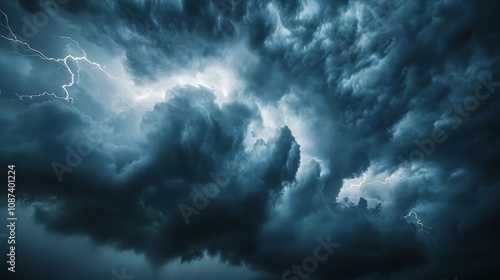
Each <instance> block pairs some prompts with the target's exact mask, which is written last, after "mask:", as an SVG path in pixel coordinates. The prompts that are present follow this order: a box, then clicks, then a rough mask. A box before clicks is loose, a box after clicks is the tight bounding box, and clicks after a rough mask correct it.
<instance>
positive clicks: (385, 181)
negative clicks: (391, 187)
mask: <svg viewBox="0 0 500 280" xmlns="http://www.w3.org/2000/svg"><path fill="white" fill-rule="evenodd" d="M387 180H389V177H387V178H385V180H384V181H383V182H382V181H378V180H377V181H372V182H366V173H363V181H361V182H360V183H359V184H352V185H350V186H349V187H346V189H348V190H349V189H351V188H352V187H361V186H362V185H363V184H365V185H372V184H382V185H385V184H387Z"/></svg>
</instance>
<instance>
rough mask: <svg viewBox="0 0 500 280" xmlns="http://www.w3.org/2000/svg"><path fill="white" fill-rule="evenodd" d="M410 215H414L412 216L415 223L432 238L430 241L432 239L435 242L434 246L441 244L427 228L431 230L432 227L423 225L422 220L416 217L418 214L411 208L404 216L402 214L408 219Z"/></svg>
mask: <svg viewBox="0 0 500 280" xmlns="http://www.w3.org/2000/svg"><path fill="white" fill-rule="evenodd" d="M412 215H414V216H415V221H416V222H417V225H419V226H420V229H421V230H422V231H423V232H425V233H427V234H428V235H429V236H430V237H431V238H432V241H434V243H435V244H436V246H441V245H440V244H439V243H438V242H437V241H436V239H435V238H434V235H432V233H431V232H430V231H428V230H432V227H429V226H426V225H424V223H423V222H422V221H421V220H420V219H419V218H418V214H417V212H415V211H413V210H412V211H410V212H408V214H406V215H405V216H403V217H404V218H405V219H408V218H410V217H411V216H412Z"/></svg>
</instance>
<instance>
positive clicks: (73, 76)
mask: <svg viewBox="0 0 500 280" xmlns="http://www.w3.org/2000/svg"><path fill="white" fill-rule="evenodd" d="M0 12H1V13H2V14H3V16H4V17H5V24H3V23H0V25H2V26H3V27H4V28H6V29H7V31H8V32H9V33H10V36H4V35H0V36H1V37H2V38H3V39H5V40H8V41H10V42H11V43H14V44H18V45H20V46H21V47H22V48H23V50H24V51H26V52H28V55H27V56H34V57H38V58H40V59H43V60H46V61H51V62H56V63H61V64H63V65H64V68H65V71H66V72H67V73H68V74H69V75H70V80H69V82H68V83H65V84H63V85H61V88H62V90H63V91H64V96H58V95H56V94H55V93H49V92H43V93H39V94H32V95H19V94H18V93H17V92H16V93H15V94H16V96H17V97H19V99H21V100H22V99H23V98H30V99H33V98H35V97H41V96H45V95H47V96H51V97H53V98H57V99H62V100H65V101H68V102H71V104H73V103H74V100H73V97H71V95H70V93H69V91H68V89H69V88H71V87H72V86H73V85H74V84H75V83H76V84H77V85H78V83H79V81H80V72H81V68H80V62H83V63H85V64H86V65H88V66H89V67H91V68H92V69H96V70H99V71H100V72H102V73H104V74H105V75H106V76H108V77H109V78H112V79H115V80H118V79H119V78H118V77H115V76H113V75H111V74H110V73H108V72H107V71H106V66H105V65H101V64H99V63H97V62H94V61H91V60H89V59H88V58H87V53H86V52H85V50H84V49H83V48H82V47H81V46H80V44H79V43H78V42H77V41H75V40H74V39H72V38H71V37H66V36H61V38H62V39H65V40H68V41H69V44H68V45H67V46H71V45H73V46H74V47H76V48H77V49H78V50H79V51H80V52H81V53H82V55H80V56H73V55H66V56H65V57H64V58H53V57H48V56H46V55H45V54H44V53H43V52H42V51H40V50H38V49H36V48H33V47H31V46H30V44H28V43H26V42H23V41H21V40H20V39H18V37H17V36H16V34H15V33H14V32H13V31H12V29H11V27H10V25H9V17H8V16H7V14H6V13H5V12H3V11H2V10H0ZM16 53H17V52H16ZM18 54H19V53H18ZM70 61H72V62H74V63H75V64H76V67H77V69H76V73H75V72H73V71H74V70H72V69H71V67H70V66H69V64H68V63H69V62H70ZM126 78H130V79H134V80H139V81H141V82H142V83H144V84H145V82H144V81H143V80H142V79H140V78H136V77H131V76H126Z"/></svg>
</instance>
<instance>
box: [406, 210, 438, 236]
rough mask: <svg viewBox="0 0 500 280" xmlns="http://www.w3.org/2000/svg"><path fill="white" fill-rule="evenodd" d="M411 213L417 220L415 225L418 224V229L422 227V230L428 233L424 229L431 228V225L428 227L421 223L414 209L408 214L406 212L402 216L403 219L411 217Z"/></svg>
mask: <svg viewBox="0 0 500 280" xmlns="http://www.w3.org/2000/svg"><path fill="white" fill-rule="evenodd" d="M411 215H415V220H416V221H417V225H419V226H420V229H422V230H423V231H424V232H427V233H429V234H430V232H428V231H427V230H426V229H432V228H431V227H428V226H426V225H424V223H422V221H421V220H420V219H419V218H418V215H417V212H415V211H410V212H409V213H408V214H406V215H405V216H404V218H405V219H408V218H409V217H411Z"/></svg>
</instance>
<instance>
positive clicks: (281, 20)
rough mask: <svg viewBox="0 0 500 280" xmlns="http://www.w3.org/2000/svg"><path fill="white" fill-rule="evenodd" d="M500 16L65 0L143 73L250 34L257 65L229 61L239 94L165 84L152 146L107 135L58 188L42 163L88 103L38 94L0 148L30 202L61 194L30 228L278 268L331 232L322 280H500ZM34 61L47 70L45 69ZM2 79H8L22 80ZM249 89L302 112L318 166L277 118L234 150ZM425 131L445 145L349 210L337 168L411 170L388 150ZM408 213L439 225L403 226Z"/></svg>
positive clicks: (421, 4) (64, 141)
mask: <svg viewBox="0 0 500 280" xmlns="http://www.w3.org/2000/svg"><path fill="white" fill-rule="evenodd" d="M22 2H23V3H24V7H25V8H26V9H27V10H29V11H31V12H35V10H34V9H35V7H33V4H29V3H30V2H28V1H22ZM311 3H312V4H311ZM314 3H316V5H317V8H314ZM308 5H311V6H308ZM306 6H308V8H307V9H306V8H305V7H306ZM499 8H500V5H499V4H498V3H496V2H493V1H486V2H479V1H478V2H474V3H472V2H470V1H453V2H450V1H371V2H363V1H336V2H333V1H317V2H315V1H244V2H242V3H241V4H239V5H235V6H234V7H233V8H232V9H231V10H230V11H228V12H226V13H223V14H218V13H217V9H216V8H215V7H214V6H213V3H212V2H211V1H179V2H178V3H177V2H175V1H171V2H168V1H120V2H118V1H116V2H113V3H112V4H110V3H102V2H99V1H83V2H82V1H72V2H70V3H68V5H66V6H64V7H63V8H62V9H63V12H61V18H63V19H66V20H68V22H70V26H80V27H79V29H78V30H79V34H80V35H81V36H82V37H83V38H86V39H87V40H89V41H91V42H94V43H95V44H97V45H101V46H103V48H106V46H112V47H108V51H109V52H112V51H113V50H122V51H123V52H124V53H125V59H126V60H125V63H126V65H127V67H128V70H130V71H131V72H132V73H133V74H134V75H136V76H139V77H142V78H146V79H151V80H156V79H160V78H161V77H162V76H163V75H166V76H168V75H172V74H174V73H176V71H178V70H180V69H183V68H185V67H191V66H193V65H194V67H195V68H199V69H202V68H203V64H204V63H205V59H207V58H213V59H218V58H222V57H223V55H224V50H227V49H230V48H231V47H232V46H233V45H234V44H235V42H237V41H243V42H245V44H246V46H247V48H248V49H249V50H250V53H251V54H252V55H255V56H256V57H257V58H258V59H256V60H254V62H252V63H250V64H249V65H244V67H239V68H238V69H233V71H237V72H239V73H240V74H241V76H242V77H244V78H245V88H244V89H243V91H242V92H240V93H238V95H237V96H238V97H240V98H241V102H230V103H227V104H224V105H219V104H217V103H216V102H215V101H216V100H215V96H214V95H213V94H212V93H210V92H209V91H208V90H207V89H203V88H194V87H190V86H187V87H179V88H176V89H175V90H174V91H175V94H174V97H173V98H172V99H170V100H167V101H165V102H161V103H158V104H156V105H155V106H154V108H152V109H151V110H150V111H148V112H147V113H145V114H144V115H143V116H142V120H141V122H140V131H141V133H143V134H144V135H145V137H144V139H143V140H141V141H134V142H133V143H123V142H121V143H119V140H118V139H114V138H113V137H112V136H111V135H109V136H106V137H107V138H106V140H104V141H103V142H102V143H98V144H96V145H95V146H93V147H94V151H93V152H92V153H91V154H90V155H89V156H88V157H85V159H84V160H83V161H82V163H81V165H79V166H78V167H77V168H75V171H73V172H72V173H67V174H65V175H64V176H65V177H64V178H65V181H64V187H62V186H61V185H60V184H59V182H58V181H57V178H56V176H54V171H53V170H52V167H51V164H52V162H53V161H54V160H59V159H65V157H66V156H67V150H66V149H65V147H66V146H70V147H76V146H77V145H78V143H79V141H80V140H81V139H82V138H83V137H84V135H83V134H82V131H86V130H91V129H93V128H94V129H95V128H96V127H98V122H97V119H98V118H97V117H95V116H93V115H95V114H98V113H96V112H90V113H89V112H85V111H83V110H80V109H78V108H73V107H69V106H66V104H62V103H60V102H40V103H35V104H32V105H30V106H29V107H27V108H24V110H23V111H21V112H18V113H16V115H13V114H12V113H11V114H6V113H4V114H2V119H1V120H0V122H1V124H2V126H1V130H0V133H1V135H2V138H1V139H2V140H1V143H0V144H1V146H0V147H2V148H0V151H1V154H2V158H4V159H6V160H9V161H10V162H16V161H22V162H20V163H19V167H18V169H19V173H22V174H30V176H29V177H28V176H26V177H24V178H23V179H22V180H23V181H21V182H20V183H22V184H24V185H25V186H26V187H24V189H23V191H22V192H23V193H24V195H25V196H34V197H35V198H33V199H34V201H36V202H44V201H53V200H46V199H48V197H55V198H57V200H56V201H54V202H53V203H52V204H50V205H43V204H38V205H37V206H36V209H37V210H36V212H35V219H36V221H37V222H39V223H41V224H43V225H45V226H46V227H47V228H48V229H50V230H51V231H54V232H58V233H63V234H76V233H78V234H85V235H89V236H90V237H91V238H92V240H93V241H95V242H96V243H98V244H111V245H112V246H115V247H117V248H120V249H133V250H136V251H137V252H140V253H144V254H145V255H146V256H147V257H148V260H150V261H151V263H153V264H155V265H157V266H159V265H162V264H164V263H165V262H167V261H171V260H173V259H179V258H183V259H185V260H191V259H196V258H199V257H201V253H200V252H205V251H206V252H207V253H208V254H209V255H212V256H215V255H220V256H221V258H222V260H224V261H227V262H228V263H230V264H247V265H250V266H251V267H252V268H254V269H256V270H259V271H265V272H268V273H270V277H273V279H276V278H278V279H279V278H280V277H281V275H282V273H283V272H285V271H286V270H288V269H290V267H291V266H292V265H294V264H301V263H302V261H303V260H304V258H306V257H308V256H311V254H312V252H313V250H314V248H315V246H316V244H315V241H316V239H317V238H318V237H321V238H326V237H327V236H331V240H332V241H333V242H336V243H341V244H342V246H341V247H340V248H338V249H336V250H335V252H334V253H333V254H332V255H331V257H329V258H328V260H326V261H325V262H324V263H321V264H320V265H319V267H318V269H317V271H316V272H315V273H314V274H313V275H312V276H314V277H317V279H332V278H336V279H444V278H445V277H448V278H452V277H453V276H454V275H459V276H460V279H462V278H464V279H486V278H488V277H489V278H491V277H496V276H498V275H499V272H498V269H497V268H496V266H495V264H494V260H495V256H496V252H498V250H499V249H500V243H499V242H498V240H497V238H496V237H497V236H498V234H499V233H500V228H499V227H498V226H497V225H496V224H498V221H499V219H500V217H499V215H498V213H500V209H499V206H498V205H499V204H498V198H499V195H500V193H499V191H498V189H499V188H498V187H499V184H498V182H499V180H498V179H499V177H498V176H499V175H498V172H497V167H496V166H499V165H500V162H499V158H500V157H499V149H498V148H499V147H498V143H499V142H498V139H499V132H498V131H499V130H498V129H499V128H500V123H499V121H498V119H499V118H498V117H499V115H498V114H499V113H498V112H500V108H499V106H500V105H499V104H500V103H499V102H498V101H499V97H498V94H499V91H500V89H498V88H496V87H490V88H488V86H485V85H484V83H482V82H481V78H480V77H483V78H484V79H488V77H489V76H490V75H492V76H491V77H492V78H491V79H492V80H493V81H494V83H496V82H498V81H499V80H500V76H499V75H500V67H499V63H498V62H499V57H498V54H497V53H496V46H497V45H498V43H499V41H500V37H499V36H498V31H496V26H497V25H498V21H497V20H495V18H496V15H497V14H498V11H499ZM306 10H307V11H308V12H309V13H306V12H305V11H306ZM19 29H20V27H19V26H18V27H17V30H19ZM58 31H59V30H58V29H55V30H51V31H50V32H49V31H47V33H48V34H49V36H52V37H55V36H57V35H58V33H60V32H58ZM40 32H42V31H40ZM50 34H51V35H50ZM52 37H47V38H52ZM36 38H38V37H36ZM36 38H35V39H34V40H39V39H36ZM47 42H53V40H51V39H50V40H48V41H47ZM49 44H50V43H47V45H46V47H47V49H49V48H50V46H51V45H49ZM57 50H60V51H62V50H61V49H60V48H58V47H56V43H54V50H53V51H57ZM243 55H244V54H242V56H243ZM2 56H5V60H2V62H1V63H2V67H3V68H2V73H4V72H5V75H8V76H5V77H8V78H9V80H10V81H16V82H19V83H21V81H22V80H23V79H24V80H29V81H31V82H33V83H34V84H35V85H36V86H34V87H39V86H41V85H42V84H44V83H46V80H47V79H46V78H45V79H44V78H40V79H38V78H36V77H34V75H33V74H32V73H26V72H23V71H21V70H19V71H17V72H15V71H14V73H13V71H7V70H6V69H8V68H7V65H9V64H12V63H13V62H16V61H15V60H14V59H15V58H13V57H10V56H6V55H5V54H2ZM25 67H26V66H25ZM31 67H33V68H31V69H34V70H32V71H36V72H37V73H38V72H43V70H42V69H43V65H42V64H36V65H32V66H31ZM4 83H5V82H3V83H2V85H3V84H4ZM37 83H38V84H37ZM47 84H50V83H47ZM481 85H482V86H483V88H482V92H483V93H486V92H487V91H488V89H489V91H488V92H489V93H490V96H489V97H488V98H486V99H485V100H482V101H481V102H480V103H479V104H478V107H477V109H474V110H472V111H471V112H470V114H469V113H467V116H466V117H460V120H461V123H460V126H459V127H458V128H454V121H455V122H456V121H457V119H456V116H457V115H459V113H457V112H455V111H453V110H455V109H454V108H455V107H454V105H455V104H463V103H464V100H467V98H469V99H470V96H475V90H476V88H477V87H478V86H481ZM2 89H4V90H8V92H13V91H15V90H14V87H13V83H5V86H2ZM257 101H258V102H260V103H264V104H267V105H269V106H276V107H278V106H279V104H281V103H280V102H285V103H286V105H287V106H289V107H290V108H291V111H292V112H293V113H294V114H296V115H297V116H298V117H299V118H300V119H303V120H307V124H308V130H307V132H308V133H310V135H308V136H307V137H308V139H312V140H313V141H314V147H313V148H311V150H310V151H309V152H310V153H311V154H309V156H310V157H313V158H315V160H310V161H304V160H303V147H302V146H301V144H300V143H298V142H297V140H296V137H298V136H297V135H295V134H296V133H297V132H296V131H293V129H291V128H290V127H288V126H282V127H281V128H280V129H279V130H277V132H276V135H274V137H271V138H270V139H269V140H267V141H265V140H263V139H259V140H257V141H256V142H255V143H254V145H253V146H252V147H251V148H250V149H247V147H245V144H244V142H245V137H246V135H247V133H249V131H248V130H249V126H250V124H251V123H252V122H258V123H262V122H263V117H262V116H261V113H260V112H259V108H258V107H257V106H256V105H254V104H253V103H255V102H257ZM88 102H90V101H88ZM3 106H4V105H2V107H3ZM83 106H85V105H83ZM462 106H463V105H462ZM447 110H452V111H453V113H452V115H453V116H454V117H455V119H450V118H449V117H447V116H446V115H447V114H446V112H447ZM96 111H99V110H96ZM115 121H116V120H115ZM26 127H30V129H26ZM436 127H438V128H441V129H443V131H445V133H446V136H447V139H446V140H445V141H444V142H443V143H434V151H433V152H432V153H431V154H430V155H429V156H425V157H423V158H422V161H418V160H411V161H410V163H411V164H413V167H411V168H408V169H406V171H405V172H404V173H403V174H404V175H405V178H403V179H401V181H400V182H398V183H397V184H396V186H395V190H394V192H393V193H391V195H392V196H393V197H392V199H391V201H390V203H388V204H383V206H382V204H381V205H379V206H376V207H368V206H367V204H368V203H367V201H369V199H370V198H380V195H379V194H377V193H375V192H372V193H364V194H363V195H365V197H364V198H361V199H359V200H356V201H355V202H356V203H357V204H354V203H353V202H351V201H348V200H347V201H345V202H344V203H336V202H332V201H335V200H334V198H335V197H337V195H338V194H339V192H340V188H341V187H342V180H343V179H347V178H353V177H359V176H361V174H362V173H363V172H365V171H366V170H367V168H369V167H371V168H374V169H376V170H377V171H379V172H382V171H387V172H389V173H392V172H394V171H395V170H397V169H398V168H406V167H408V162H406V163H403V162H400V160H399V159H398V156H402V157H404V158H405V159H408V158H409V155H410V154H411V153H412V151H414V150H415V149H418V145H417V144H416V143H415V140H419V141H424V140H425V139H428V138H432V135H433V131H434V129H435V128H436ZM106 142H109V143H106ZM427 143H428V142H427ZM105 144H108V145H105ZM110 144H116V147H114V148H111V146H112V145H110ZM422 153H423V152H422ZM26 157H29V162H25V161H23V160H22V159H23V158H26ZM61 161H62V160H61ZM320 162H321V163H320ZM230 167H231V168H232V170H231V172H230V173H231V176H230V178H228V184H227V186H225V188H223V189H221V190H220V193H219V194H218V195H217V196H216V197H215V198H212V199H210V200H209V204H208V206H207V207H206V208H204V209H202V210H201V211H200V212H199V214H193V215H191V216H190V217H189V218H190V221H191V223H190V224H189V225H186V222H185V219H184V217H183V215H182V214H181V213H180V211H179V207H178V206H179V205H180V204H181V203H184V204H185V205H190V206H193V201H194V200H195V199H196V192H194V190H196V189H200V188H202V187H203V186H205V185H206V184H208V183H211V182H213V180H214V179H213V178H212V177H211V176H210V172H215V173H217V172H220V171H227V170H228V169H229V168H230ZM299 167H300V168H299ZM322 171H325V173H324V174H322ZM221 174H222V173H221ZM41 182H43V183H41ZM415 208H417V209H420V210H423V212H424V214H423V217H424V218H425V222H426V224H427V225H432V227H433V230H432V231H431V233H432V236H431V235H429V234H426V233H425V232H423V231H422V230H421V228H420V226H418V225H414V224H411V223H407V221H405V220H404V219H403V218H402V216H403V215H405V214H406V213H408V211H409V210H411V209H415ZM420 217H421V218H422V215H421V216H420ZM427 241H428V242H427ZM270 279H271V278H270ZM289 279H293V278H289Z"/></svg>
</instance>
